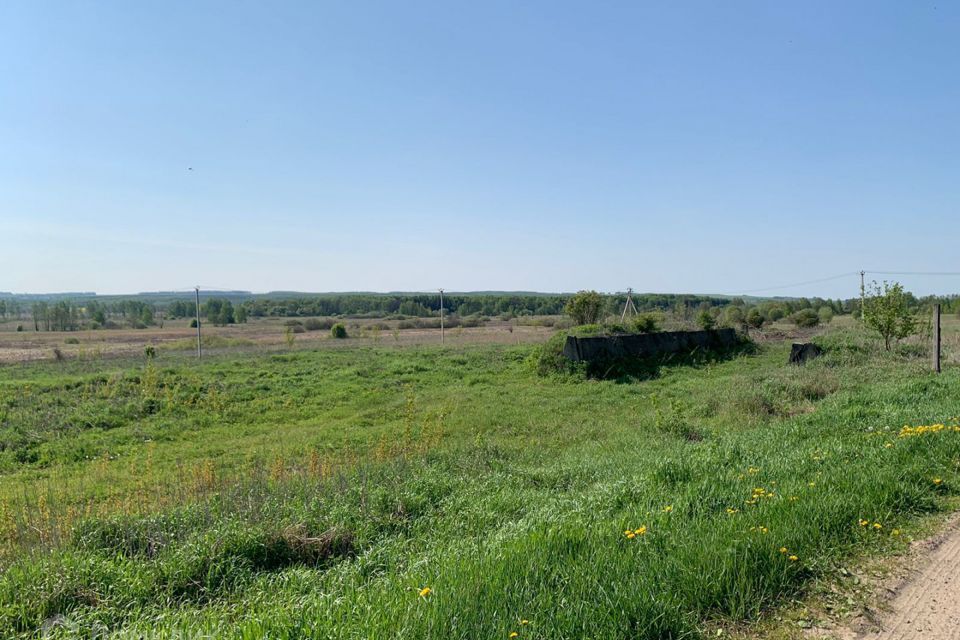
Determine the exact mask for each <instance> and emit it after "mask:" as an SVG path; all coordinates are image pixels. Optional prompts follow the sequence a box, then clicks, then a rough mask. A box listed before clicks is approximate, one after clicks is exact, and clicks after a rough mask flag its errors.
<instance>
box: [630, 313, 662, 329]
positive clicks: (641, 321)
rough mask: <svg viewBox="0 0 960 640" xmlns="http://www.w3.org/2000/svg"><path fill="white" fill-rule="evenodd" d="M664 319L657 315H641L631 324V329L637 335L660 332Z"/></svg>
mask: <svg viewBox="0 0 960 640" xmlns="http://www.w3.org/2000/svg"><path fill="white" fill-rule="evenodd" d="M662 319H663V318H662V317H661V316H660V315H659V314H657V313H641V314H640V315H638V316H637V317H636V318H634V319H633V321H632V322H631V323H630V328H631V329H633V331H635V332H636V333H654V332H655V331H659V330H660V322H661V320H662Z"/></svg>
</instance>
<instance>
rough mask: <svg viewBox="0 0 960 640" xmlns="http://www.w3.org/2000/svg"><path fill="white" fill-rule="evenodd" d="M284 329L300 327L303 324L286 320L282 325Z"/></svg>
mask: <svg viewBox="0 0 960 640" xmlns="http://www.w3.org/2000/svg"><path fill="white" fill-rule="evenodd" d="M283 326H285V327H302V326H303V323H302V322H300V321H299V320H287V321H285V322H284V323H283Z"/></svg>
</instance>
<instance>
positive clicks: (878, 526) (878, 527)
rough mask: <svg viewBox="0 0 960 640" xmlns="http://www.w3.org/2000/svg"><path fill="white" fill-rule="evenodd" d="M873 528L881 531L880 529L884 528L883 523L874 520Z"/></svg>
mask: <svg viewBox="0 0 960 640" xmlns="http://www.w3.org/2000/svg"><path fill="white" fill-rule="evenodd" d="M873 528H874V529H876V530H877V531H879V530H880V529H883V525H882V524H880V523H879V522H874V523H873Z"/></svg>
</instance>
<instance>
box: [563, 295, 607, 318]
mask: <svg viewBox="0 0 960 640" xmlns="http://www.w3.org/2000/svg"><path fill="white" fill-rule="evenodd" d="M563 311H564V313H566V314H567V315H568V316H570V317H571V318H573V321H574V322H575V323H577V324H595V323H596V322H597V321H598V320H599V319H600V314H601V313H602V312H603V296H601V295H600V294H599V293H597V292H596V291H579V292H577V294H576V295H575V296H573V297H572V298H570V299H569V300H567V304H566V305H565V306H564V307H563Z"/></svg>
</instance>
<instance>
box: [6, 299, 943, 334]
mask: <svg viewBox="0 0 960 640" xmlns="http://www.w3.org/2000/svg"><path fill="white" fill-rule="evenodd" d="M903 296H904V300H905V304H906V305H907V307H908V308H909V309H912V310H914V311H915V312H918V311H919V310H921V309H928V308H929V307H930V305H931V304H933V303H936V302H939V303H940V304H941V305H942V309H943V312H944V313H957V314H960V296H957V295H952V296H926V297H921V298H917V297H915V296H913V294H910V293H909V292H904V294H903ZM571 297H572V294H500V293H489V294H488V293H471V294H456V293H453V294H444V307H445V312H446V313H447V314H448V315H451V316H460V317H462V318H467V317H470V316H500V317H514V316H549V315H561V314H564V313H565V311H564V308H565V306H566V305H567V302H568V301H569V300H570V299H571ZM103 298H106V299H103ZM632 299H633V302H634V304H635V306H636V307H637V309H638V311H640V312H650V311H664V312H670V313H672V314H673V315H674V316H675V317H677V318H679V319H681V320H686V321H690V322H696V323H700V324H701V325H703V324H710V325H711V326H743V325H746V326H753V327H759V326H762V325H763V324H765V323H769V322H776V321H780V320H784V319H786V320H792V321H794V322H796V323H797V324H798V325H801V326H809V325H813V324H818V323H822V322H829V321H830V319H831V318H832V317H833V316H834V315H842V314H854V315H857V316H859V314H860V300H859V297H856V298H850V299H846V300H840V299H835V300H834V299H828V298H764V299H759V298H746V299H745V298H731V297H722V296H705V295H692V294H633V295H632ZM201 300H202V305H201V316H202V318H204V319H205V320H206V321H207V322H209V323H211V324H215V325H229V324H234V323H244V322H246V321H247V318H248V317H287V318H298V317H307V318H309V317H332V316H353V317H369V318H387V317H412V318H431V317H433V318H435V317H436V316H438V315H439V313H440V296H439V294H421V293H415V294H403V293H398V294H365V293H357V294H353V293H346V294H318V295H311V296H307V295H304V296H291V297H269V296H261V295H257V296H254V295H252V294H249V295H248V297H246V298H245V299H242V298H240V297H239V295H235V294H227V295H223V296H217V297H209V298H206V299H204V298H201ZM599 300H600V302H599V317H600V318H601V319H603V318H606V317H609V316H619V315H620V312H621V311H622V310H623V306H624V303H625V302H626V294H606V295H601V296H600V298H599ZM195 316H196V303H195V302H194V299H193V298H192V297H191V298H186V297H184V298H180V299H169V298H168V299H163V300H158V298H157V297H156V296H150V295H145V296H131V297H129V298H122V297H113V296H109V297H104V296H100V297H99V298H98V297H84V298H81V299H79V300H76V301H74V300H71V299H55V298H49V299H44V298H41V297H38V296H33V297H27V298H23V297H21V298H17V297H9V298H0V319H3V320H9V319H22V320H24V321H25V324H27V323H29V324H27V326H29V325H30V324H32V325H33V329H34V330H36V331H73V330H77V329H101V328H103V329H113V328H122V327H132V328H143V327H148V326H153V325H157V324H160V325H162V323H163V320H164V319H165V318H191V319H192V318H194V317H195Z"/></svg>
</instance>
